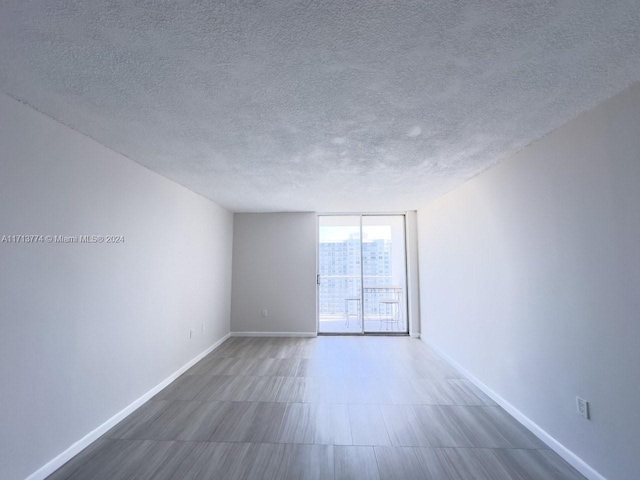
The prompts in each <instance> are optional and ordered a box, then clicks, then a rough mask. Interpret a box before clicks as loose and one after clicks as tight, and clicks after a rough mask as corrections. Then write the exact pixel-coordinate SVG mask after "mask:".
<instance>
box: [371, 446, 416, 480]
mask: <svg viewBox="0 0 640 480" xmlns="http://www.w3.org/2000/svg"><path fill="white" fill-rule="evenodd" d="M374 452H375V455H376V461H377V463H378V471H379V473H380V479H381V480H424V479H425V478H427V477H426V472H425V470H424V468H423V467H422V464H421V463H420V460H419V459H418V456H417V455H416V453H415V451H414V449H413V448H412V447H374Z"/></svg>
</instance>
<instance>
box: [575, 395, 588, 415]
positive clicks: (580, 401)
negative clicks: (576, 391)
mask: <svg viewBox="0 0 640 480" xmlns="http://www.w3.org/2000/svg"><path fill="white" fill-rule="evenodd" d="M576 407H577V408H578V415H580V416H581V417H584V418H586V419H587V420H589V402H587V401H586V400H585V399H584V398H580V397H576Z"/></svg>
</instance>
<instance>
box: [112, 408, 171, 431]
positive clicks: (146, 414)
mask: <svg viewBox="0 0 640 480" xmlns="http://www.w3.org/2000/svg"><path fill="white" fill-rule="evenodd" d="M172 403H173V402H169V401H167V400H151V401H149V402H147V403H145V404H144V405H142V406H141V407H140V408H138V409H137V410H136V411H134V412H133V413H132V414H131V415H129V416H128V417H127V418H125V419H124V420H122V421H121V422H120V423H118V424H117V425H116V426H115V427H113V428H112V429H111V430H109V431H108V432H107V433H105V434H104V438H125V437H127V434H128V433H129V432H130V431H131V430H134V429H136V430H137V429H139V428H140V427H141V426H142V425H148V424H150V423H152V422H153V421H154V420H155V419H156V418H158V417H159V416H160V415H161V414H162V413H163V412H164V411H165V410H166V409H167V408H168V407H169V406H170V405H171V404H172Z"/></svg>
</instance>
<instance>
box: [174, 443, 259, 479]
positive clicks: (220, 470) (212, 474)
mask: <svg viewBox="0 0 640 480" xmlns="http://www.w3.org/2000/svg"><path fill="white" fill-rule="evenodd" d="M193 445H194V448H193V449H192V451H191V452H190V453H189V455H188V456H187V457H186V458H185V459H184V461H183V462H182V464H181V465H180V466H179V467H178V468H177V469H176V470H175V471H174V472H173V475H172V476H171V478H172V479H175V480H178V479H179V480H202V479H221V480H222V479H224V480H244V479H246V478H247V476H248V474H249V467H250V464H251V462H250V458H249V452H250V449H251V446H252V444H250V443H215V442H207V443H194V444H193Z"/></svg>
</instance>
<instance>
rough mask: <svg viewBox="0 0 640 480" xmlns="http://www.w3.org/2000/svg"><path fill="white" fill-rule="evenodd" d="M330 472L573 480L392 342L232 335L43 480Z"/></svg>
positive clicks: (465, 388) (420, 354)
mask: <svg viewBox="0 0 640 480" xmlns="http://www.w3.org/2000/svg"><path fill="white" fill-rule="evenodd" d="M341 444H343V445H342V446H338V445H341ZM352 444H353V445H354V446H352ZM334 475H335V477H336V478H365V479H366V478H374V479H376V478H402V479H405V478H409V479H410V478H438V479H442V480H447V479H456V480H457V479H467V478H469V479H471V478H473V479H474V480H475V479H488V478H491V479H492V480H507V479H508V480H512V479H516V480H529V479H533V478H536V479H537V478H545V479H546V478H549V479H551V478H553V479H561V480H577V479H582V477H581V476H580V475H579V474H578V473H577V472H576V471H575V470H574V469H573V468H571V467H570V466H569V465H568V464H567V463H566V462H564V460H562V459H561V458H560V457H558V456H557V455H556V454H555V453H553V452H551V451H550V450H548V449H547V448H546V447H545V446H544V444H542V442H540V441H539V440H538V439H537V438H536V437H535V436H533V434H531V433H530V432H529V431H527V430H526V429H525V428H524V427H523V426H522V425H520V424H519V423H518V422H516V421H515V420H514V419H513V418H512V417H510V416H509V415H508V414H507V413H506V412H505V411H504V410H502V409H501V408H499V407H497V406H496V405H495V404H494V403H493V402H492V401H491V400H490V399H489V398H488V397H486V396H485V395H484V394H483V393H482V392H481V391H480V390H478V389H477V388H476V387H475V386H474V385H473V384H471V383H470V382H469V381H468V380H466V379H464V378H462V377H461V375H460V374H459V372H457V371H456V370H455V369H454V368H453V367H451V366H450V365H449V364H448V363H446V362H445V361H444V360H443V359H442V358H441V357H439V356H438V355H437V354H436V353H435V352H433V351H432V350H431V349H429V348H428V347H427V346H426V345H425V344H424V343H422V342H420V341H417V340H413V339H410V338H403V337H393V338H392V337H366V338H364V337H348V338H340V337H320V338H237V337H234V338H231V339H229V340H227V341H226V342H225V343H224V344H223V345H221V346H220V347H219V348H218V349H216V350H215V351H214V352H212V353H211V354H209V355H207V357H205V358H204V359H203V360H201V361H200V362H199V363H198V364H196V365H194V366H193V367H192V368H191V369H189V371H188V372H187V373H186V374H185V375H183V376H181V377H179V378H178V379H177V380H176V381H175V382H174V383H172V384H171V385H170V386H169V387H167V388H166V389H165V390H164V391H163V392H160V393H159V394H158V395H157V396H156V397H154V399H153V400H151V401H150V402H147V403H146V404H145V405H143V406H142V407H141V408H139V409H138V410H136V411H135V412H134V413H133V414H132V415H130V416H129V417H127V418H126V419H125V420H123V421H122V422H120V423H119V424H118V425H116V426H115V427H114V428H113V429H111V430H110V431H109V432H107V434H105V435H104V436H103V437H102V438H101V439H99V440H98V441H97V442H95V443H94V444H93V445H92V446H90V447H89V448H87V449H86V450H85V451H83V452H82V453H81V454H80V455H78V456H77V457H76V458H74V459H72V460H71V461H70V462H68V463H67V464H65V465H64V466H63V467H62V468H60V469H59V470H58V471H57V472H55V473H54V474H53V475H51V477H50V478H51V479H53V480H62V479H65V480H66V479H68V478H71V479H72V480H79V479H86V478H91V479H92V480H93V479H98V480H100V479H102V478H104V479H106V478H108V479H109V480H111V479H119V478H122V479H125V478H127V479H132V478H135V479H136V480H139V479H147V478H149V479H154V480H156V479H165V478H167V479H168V478H172V479H178V478H179V479H183V478H184V479H192V480H193V479H216V478H222V479H225V480H227V479H242V480H246V479H251V478H260V479H265V478H277V479H281V478H285V479H286V478H296V479H298V478H303V479H304V478H333V477H334Z"/></svg>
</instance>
